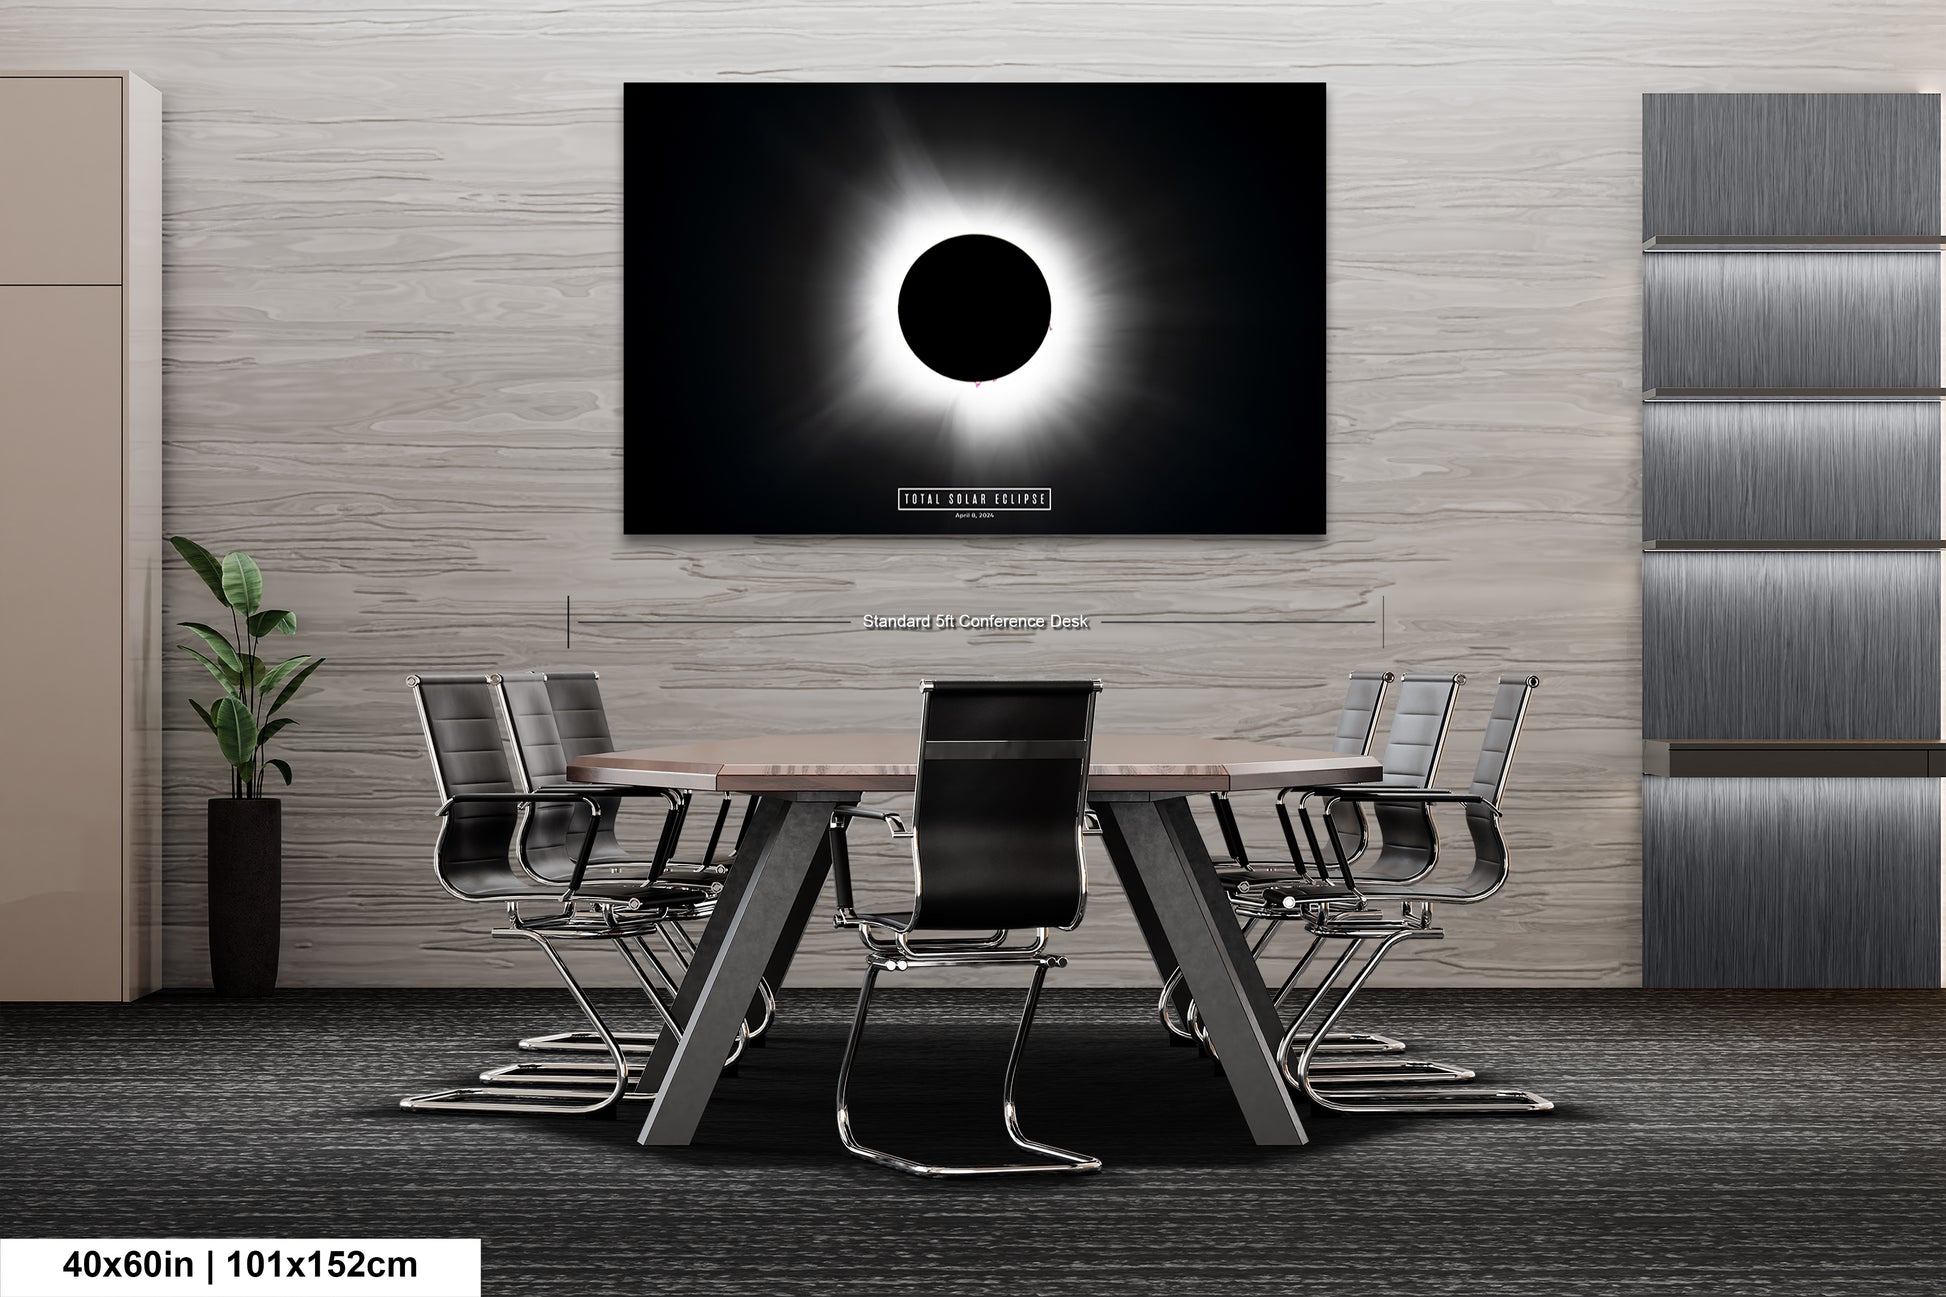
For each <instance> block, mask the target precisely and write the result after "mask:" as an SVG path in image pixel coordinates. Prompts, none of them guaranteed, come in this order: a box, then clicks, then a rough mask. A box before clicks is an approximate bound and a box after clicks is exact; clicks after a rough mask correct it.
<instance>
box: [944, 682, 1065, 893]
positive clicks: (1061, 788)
mask: <svg viewBox="0 0 1946 1297" xmlns="http://www.w3.org/2000/svg"><path fill="white" fill-rule="evenodd" d="M923 688H924V690H925V710H924V713H923V716H922V718H921V720H920V726H919V775H918V782H917V785H916V787H915V788H914V791H913V805H912V815H913V828H914V831H915V834H916V836H915V839H914V842H913V864H914V869H915V880H914V887H913V897H912V923H913V926H914V928H926V929H931V930H935V931H938V930H955V931H964V930H989V929H1007V928H1055V927H1060V928H1069V927H1073V926H1074V925H1075V924H1076V923H1079V922H1080V921H1081V913H1082V909H1083V907H1084V905H1085V904H1086V901H1087V890H1088V884H1087V872H1086V868H1085V866H1084V864H1083V862H1082V856H1081V828H1082V816H1083V813H1084V812H1085V811H1086V809H1087V804H1088V762H1089V751H1090V744H1091V743H1092V741H1093V738H1094V722H1095V697H1096V695H1097V694H1099V693H1100V692H1101V682H1100V681H1098V680H991V681H988V680H979V681H961V680H938V681H934V680H928V681H926V682H925V684H924V686H923Z"/></svg>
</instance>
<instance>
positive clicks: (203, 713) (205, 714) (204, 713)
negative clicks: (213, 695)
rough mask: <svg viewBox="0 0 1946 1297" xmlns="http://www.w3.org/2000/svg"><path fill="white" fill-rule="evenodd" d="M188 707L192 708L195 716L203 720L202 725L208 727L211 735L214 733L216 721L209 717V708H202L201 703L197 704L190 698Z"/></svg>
mask: <svg viewBox="0 0 1946 1297" xmlns="http://www.w3.org/2000/svg"><path fill="white" fill-rule="evenodd" d="M189 705H190V706H191V707H194V708H195V709H196V714H197V715H198V716H200V717H202V718H203V724H205V725H207V726H209V732H210V733H211V734H214V733H216V721H215V720H214V719H213V718H212V717H211V716H210V714H209V708H207V707H205V706H203V705H202V704H201V703H199V702H197V701H196V700H195V699H194V698H191V699H190V700H189Z"/></svg>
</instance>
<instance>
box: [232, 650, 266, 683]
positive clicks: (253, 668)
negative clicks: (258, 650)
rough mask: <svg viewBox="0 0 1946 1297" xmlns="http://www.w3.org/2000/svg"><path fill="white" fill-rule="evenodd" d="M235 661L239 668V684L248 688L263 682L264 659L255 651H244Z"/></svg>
mask: <svg viewBox="0 0 1946 1297" xmlns="http://www.w3.org/2000/svg"><path fill="white" fill-rule="evenodd" d="M237 662H238V664H239V666H240V668H241V669H240V670H238V672H237V683H238V684H239V685H240V686H242V687H243V688H245V689H250V688H254V687H255V686H257V685H258V684H261V683H262V682H263V678H264V660H263V659H262V658H260V657H258V656H257V655H256V654H255V653H245V654H242V655H241V656H240V657H238V659H237Z"/></svg>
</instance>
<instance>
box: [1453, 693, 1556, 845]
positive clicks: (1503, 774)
mask: <svg viewBox="0 0 1946 1297" xmlns="http://www.w3.org/2000/svg"><path fill="white" fill-rule="evenodd" d="M1540 687H1541V678H1540V677H1539V676H1501V677H1500V687H1499V688H1498V689H1496V690H1494V692H1493V711H1492V712H1491V713H1489V714H1488V716H1487V728H1486V733H1485V734H1483V735H1481V736H1480V759H1479V760H1478V761H1476V762H1474V763H1473V786H1472V787H1471V788H1470V789H1469V790H1468V791H1470V792H1471V793H1473V795H1474V796H1476V797H1484V798H1486V799H1487V800H1488V801H1489V802H1492V803H1493V804H1494V805H1495V806H1498V805H1499V804H1500V796H1501V794H1502V793H1504V792H1506V791H1507V772H1508V771H1509V770H1511V769H1512V768H1513V764H1514V747H1515V745H1517V744H1518V743H1519V742H1520V727H1521V726H1522V725H1523V724H1524V723H1526V720H1527V700H1528V699H1529V698H1531V697H1532V696H1533V693H1534V691H1535V690H1536V689H1538V688H1540ZM1488 818H1489V819H1491V818H1492V817H1491V816H1489V817H1488Z"/></svg>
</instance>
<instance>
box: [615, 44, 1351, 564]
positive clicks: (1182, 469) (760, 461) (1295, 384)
mask: <svg viewBox="0 0 1946 1297" xmlns="http://www.w3.org/2000/svg"><path fill="white" fill-rule="evenodd" d="M624 105H625V114H624V123H625V132H626V135H625V140H626V143H625V150H626V165H625V175H624V186H625V194H624V202H625V217H624V293H625V297H624V330H625V353H626V354H625V387H624V392H623V402H624V410H623V417H624V440H625V445H624V482H625V492H624V497H625V498H624V525H625V530H626V531H627V532H628V533H630V534H634V535H695V534H731V535H735V534H760V533H764V534H791V535H799V534H801V535H838V534H915V535H918V534H954V535H983V534H1052V535H1062V534H1067V535H1089V534H1103V535H1110V534H1124V535H1127V534H1138V535H1139V534H1149V535H1190V534H1231V535H1239V534H1242V535H1319V534H1322V533H1323V532H1324V530H1325V489H1324V442H1325V401H1324V376H1325V364H1324V357H1325V350H1324V348H1325V313H1324V218H1325V213H1324V195H1325V170H1324V167H1325V147H1324V87H1323V86H1322V85H1318V84H1268V85H1233V84H1225V85H1216V84H1201V83H1197V84H1155V83H1144V84H1140V85H1074V84H1060V85H1043V84H1018V83H1006V84H979V85H960V84H923V85H896V84H872V85H831V84H787V83H769V82H765V83H738V84H715V83H646V82H644V83H630V84H629V85H628V86H627V88H626V91H625V96H624Z"/></svg>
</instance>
